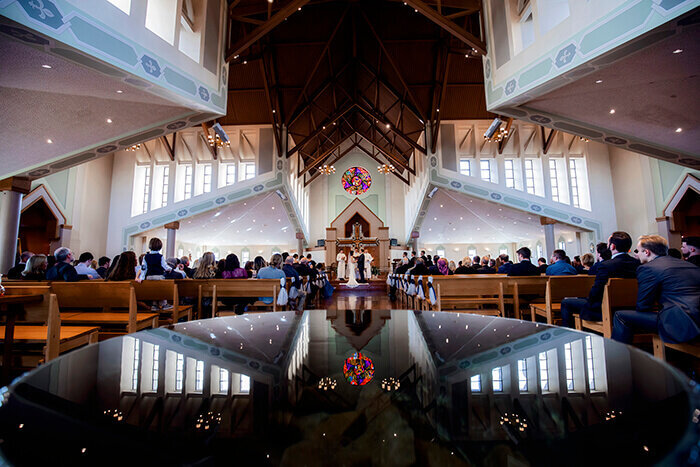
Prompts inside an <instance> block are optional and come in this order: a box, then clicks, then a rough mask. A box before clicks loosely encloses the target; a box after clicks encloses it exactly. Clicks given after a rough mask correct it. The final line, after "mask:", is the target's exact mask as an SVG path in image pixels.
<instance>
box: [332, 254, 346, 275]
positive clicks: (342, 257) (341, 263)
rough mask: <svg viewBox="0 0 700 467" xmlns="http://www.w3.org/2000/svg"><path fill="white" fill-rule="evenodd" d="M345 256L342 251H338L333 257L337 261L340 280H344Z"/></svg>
mask: <svg viewBox="0 0 700 467" xmlns="http://www.w3.org/2000/svg"><path fill="white" fill-rule="evenodd" d="M346 259H347V258H346V257H345V253H344V252H342V251H341V252H340V253H338V255H337V256H336V257H335V260H336V261H337V262H338V273H337V275H338V280H340V281H342V280H345V269H346V267H347V265H346V263H345V260H346Z"/></svg>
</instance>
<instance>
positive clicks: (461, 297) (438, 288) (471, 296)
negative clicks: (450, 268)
mask: <svg viewBox="0 0 700 467" xmlns="http://www.w3.org/2000/svg"><path fill="white" fill-rule="evenodd" d="M484 276H490V277H484ZM432 277H433V288H434V289H435V298H436V299H435V303H432V301H431V300H430V295H429V293H428V292H429V290H428V288H427V280H426V277H425V276H424V277H423V280H424V281H425V284H426V288H425V292H426V306H427V307H428V309H429V310H432V311H459V312H460V313H476V314H482V315H493V316H501V317H503V316H504V315H505V302H504V298H503V291H504V285H503V283H504V282H505V279H504V278H503V277H501V276H494V275H493V274H488V275H480V277H474V276H432ZM489 304H491V305H496V306H497V308H496V309H477V308H473V307H476V306H481V305H489ZM467 307H472V308H467Z"/></svg>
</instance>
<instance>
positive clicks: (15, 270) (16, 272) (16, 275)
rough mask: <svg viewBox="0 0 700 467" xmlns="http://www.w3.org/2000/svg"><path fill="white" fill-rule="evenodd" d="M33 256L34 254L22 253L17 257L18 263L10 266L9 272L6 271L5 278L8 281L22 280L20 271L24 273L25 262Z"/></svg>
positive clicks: (29, 252)
mask: <svg viewBox="0 0 700 467" xmlns="http://www.w3.org/2000/svg"><path fill="white" fill-rule="evenodd" d="M32 256H34V253H32V252H31V251H25V252H24V253H22V254H21V255H20V257H19V263H17V264H16V265H14V266H12V268H10V270H9V271H7V278H8V279H21V278H22V271H24V268H26V267H27V261H29V258H31V257H32Z"/></svg>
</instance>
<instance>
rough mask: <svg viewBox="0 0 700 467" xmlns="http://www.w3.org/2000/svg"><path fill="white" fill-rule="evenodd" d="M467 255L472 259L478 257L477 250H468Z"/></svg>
mask: <svg viewBox="0 0 700 467" xmlns="http://www.w3.org/2000/svg"><path fill="white" fill-rule="evenodd" d="M467 254H468V255H469V257H470V258H473V257H475V256H476V248H469V250H467Z"/></svg>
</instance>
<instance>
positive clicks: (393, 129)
mask: <svg viewBox="0 0 700 467" xmlns="http://www.w3.org/2000/svg"><path fill="white" fill-rule="evenodd" d="M357 106H358V108H359V109H360V110H361V111H363V112H365V113H366V114H368V115H369V116H370V117H372V118H374V119H375V120H379V121H380V122H381V123H382V124H383V125H386V124H387V123H388V124H389V131H391V132H392V133H395V134H397V135H398V136H399V137H400V138H401V139H402V140H404V141H405V142H407V143H408V144H409V145H411V146H413V147H414V148H416V149H417V150H419V151H420V152H422V153H423V154H426V149H425V148H424V147H423V146H421V145H420V144H418V143H416V142H415V141H413V140H412V139H411V138H409V137H408V136H406V135H405V134H404V133H403V132H402V131H401V130H399V129H398V128H397V127H396V125H392V124H391V120H390V119H389V118H387V116H386V115H384V114H383V113H382V112H380V111H378V110H376V109H372V108H370V107H368V106H367V105H365V103H363V102H358V103H357Z"/></svg>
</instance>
